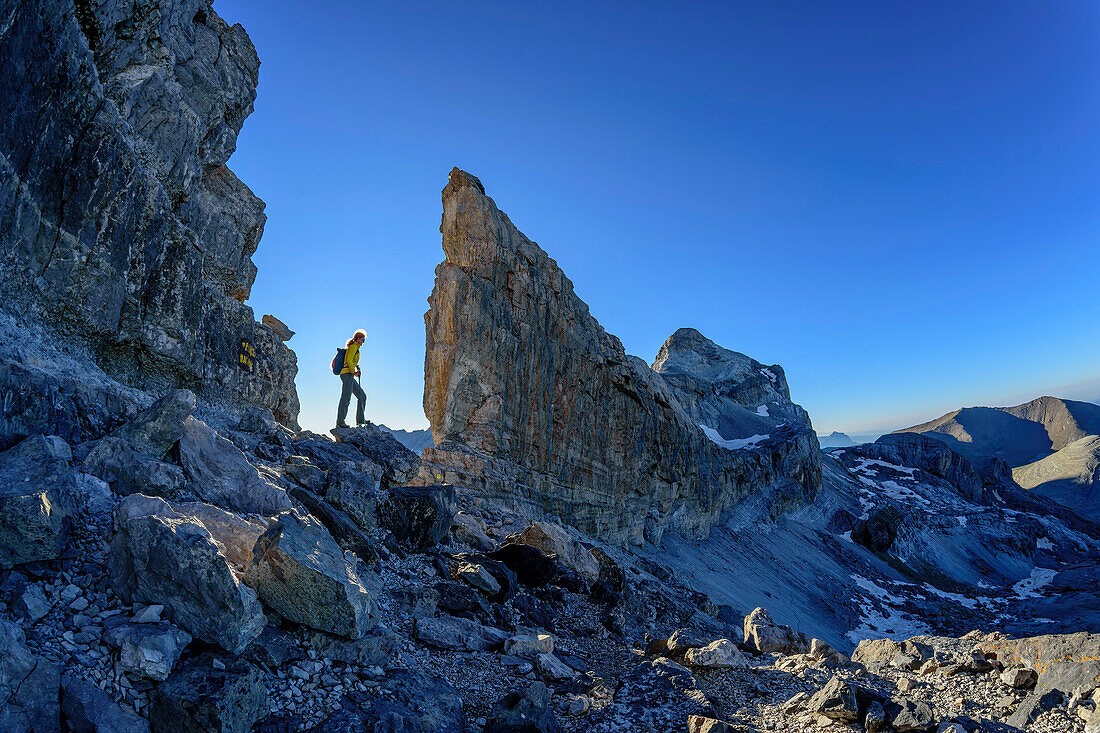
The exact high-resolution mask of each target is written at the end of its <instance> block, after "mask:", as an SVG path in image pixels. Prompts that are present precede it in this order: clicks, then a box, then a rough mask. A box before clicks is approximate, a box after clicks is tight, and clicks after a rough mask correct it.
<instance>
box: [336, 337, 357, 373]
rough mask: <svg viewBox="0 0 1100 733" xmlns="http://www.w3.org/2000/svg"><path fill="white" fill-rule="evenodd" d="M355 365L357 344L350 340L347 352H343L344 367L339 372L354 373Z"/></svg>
mask: <svg viewBox="0 0 1100 733" xmlns="http://www.w3.org/2000/svg"><path fill="white" fill-rule="evenodd" d="M357 366H359V344H357V343H355V342H354V341H352V342H351V346H349V347H348V350H347V353H345V354H344V368H343V369H341V370H340V373H341V374H355V368H356V367H357Z"/></svg>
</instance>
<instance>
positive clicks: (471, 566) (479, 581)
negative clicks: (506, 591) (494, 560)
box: [455, 562, 500, 596]
mask: <svg viewBox="0 0 1100 733" xmlns="http://www.w3.org/2000/svg"><path fill="white" fill-rule="evenodd" d="M455 577H457V578H458V579H459V580H461V581H464V582H466V583H468V584H469V585H470V586H472V587H474V588H477V589H478V590H479V591H482V592H484V593H486V594H487V595H490V596H495V595H496V594H497V593H500V583H498V582H497V579H496V578H494V577H493V576H492V575H490V574H489V571H487V570H486V569H485V568H484V566H482V565H479V564H476V563H468V562H462V563H459V564H458V569H457V570H456V571H455Z"/></svg>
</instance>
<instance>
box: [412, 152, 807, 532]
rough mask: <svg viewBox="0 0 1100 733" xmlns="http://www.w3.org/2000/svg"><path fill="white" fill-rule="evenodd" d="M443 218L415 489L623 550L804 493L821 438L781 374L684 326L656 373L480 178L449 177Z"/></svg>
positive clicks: (428, 319)
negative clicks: (763, 496) (508, 507)
mask: <svg viewBox="0 0 1100 733" xmlns="http://www.w3.org/2000/svg"><path fill="white" fill-rule="evenodd" d="M443 212H444V213H443V222H442V224H441V226H440V231H441V232H442V233H443V249H444V252H445V254H446V260H445V261H444V262H443V263H442V264H441V265H439V267H437V268H436V280H435V287H434V289H433V290H432V295H431V297H430V298H429V301H428V302H429V305H430V309H429V311H428V313H427V314H426V316H425V324H426V330H427V351H426V355H425V370H424V371H425V374H424V411H425V414H426V415H427V417H428V420H429V422H430V423H431V429H432V435H433V437H434V439H435V443H436V445H435V447H430V448H427V449H426V450H425V452H424V453H423V456H424V458H425V461H426V463H427V464H428V466H427V468H426V470H425V472H424V475H423V476H422V480H423V481H425V482H429V483H430V482H433V481H439V480H445V481H447V482H451V483H459V484H462V485H465V486H471V487H475V486H476V487H477V488H478V489H479V490H481V491H482V492H484V493H485V494H487V495H493V496H497V497H502V498H507V499H508V500H510V501H511V502H513V504H514V506H516V507H517V508H519V509H520V510H521V511H523V512H525V513H527V514H528V515H530V516H543V515H550V516H557V517H560V518H561V519H562V520H563V521H565V522H567V523H569V524H571V525H573V526H575V527H577V528H579V529H581V530H582V531H585V532H588V533H591V534H594V535H596V536H599V537H601V538H604V539H610V540H613V541H616V542H623V543H632V544H637V543H641V542H643V541H649V542H654V543H655V542H659V541H660V538H661V536H662V535H663V534H664V533H665V532H666V531H674V532H679V533H684V534H688V535H693V536H705V535H706V534H707V532H708V531H709V530H710V528H711V527H713V526H714V525H715V524H716V523H717V522H718V521H719V519H720V517H721V515H722V513H723V512H725V511H727V510H729V509H731V508H732V507H733V506H735V505H736V504H737V503H738V502H739V501H740V500H742V499H744V498H745V497H746V496H747V495H748V494H750V493H752V492H753V491H754V490H756V489H758V488H760V487H763V486H770V485H775V486H777V487H779V490H777V491H776V492H775V493H774V497H775V503H776V511H777V512H778V511H781V510H782V509H783V508H785V507H787V506H791V505H797V504H799V503H802V502H804V501H807V500H809V499H812V497H813V495H814V494H815V493H816V491H817V488H818V486H819V485H820V459H819V457H818V451H817V444H816V439H815V438H814V436H813V432H812V430H811V429H810V424H809V419H808V418H807V417H806V414H805V412H804V411H802V410H801V408H799V407H797V406H796V405H793V403H791V401H790V398H789V393H788V392H787V389H786V384H785V381H784V380H783V375H782V370H779V369H778V368H776V370H769V369H767V368H765V367H764V366H763V365H760V364H758V363H757V362H755V361H753V360H751V359H749V358H748V357H745V356H743V355H741V354H736V352H731V351H727V350H725V349H720V348H719V347H718V346H717V345H715V344H713V342H710V341H709V340H707V339H705V338H703V337H702V336H701V335H699V334H698V333H697V332H694V331H691V330H684V331H680V332H677V334H674V336H673V337H672V338H670V339H669V342H668V343H667V344H666V345H665V347H664V348H663V349H662V354H661V355H659V356H658V361H657V363H656V366H657V367H658V369H657V370H654V369H651V368H650V367H648V366H647V365H646V364H645V363H644V362H642V361H641V360H640V359H638V358H637V357H633V356H628V355H627V354H626V352H625V351H624V350H623V347H622V344H621V343H620V342H619V340H618V339H617V338H615V337H614V336H612V335H610V334H608V333H607V332H606V331H604V329H603V328H602V327H601V326H600V325H599V323H598V322H597V321H596V319H595V318H593V317H592V316H591V314H590V313H589V311H588V306H587V305H586V304H585V303H584V302H583V301H582V300H581V299H580V298H578V297H577V295H576V294H575V293H574V292H573V286H572V283H571V282H570V281H569V279H568V278H567V277H566V276H565V274H564V273H563V272H562V271H561V269H560V268H559V267H558V266H557V264H556V263H555V262H554V261H553V260H552V259H550V257H549V256H548V255H547V254H546V253H545V252H544V251H543V250H542V249H541V248H539V247H538V245H536V244H535V243H534V242H532V241H531V240H529V239H527V237H525V236H524V235H523V234H522V233H521V232H520V231H519V230H518V229H516V227H515V226H514V225H513V224H512V222H511V221H510V220H509V219H508V217H507V216H506V215H505V214H504V213H503V212H501V211H500V210H499V209H498V208H497V207H496V204H495V203H494V202H493V200H492V199H491V198H489V197H488V196H486V195H485V189H484V187H483V186H482V184H481V182H480V181H479V180H478V179H477V178H475V177H474V176H472V175H470V174H468V173H466V172H464V171H461V170H458V169H457V168H456V169H454V170H453V171H451V175H450V180H449V182H448V184H447V186H446V187H445V188H444V189H443ZM696 366H698V367H699V368H696ZM661 370H664V371H665V372H667V374H668V376H669V378H668V379H666V378H665V376H664V375H663V374H662V373H661ZM517 384H522V385H525V387H524V389H523V390H515V389H514V388H511V386H513V385H517ZM727 393H736V394H733V396H730V394H727ZM681 398H682V399H683V400H684V402H685V403H686V405H687V407H686V408H685V406H684V404H681ZM750 405H751V407H752V408H753V409H752V410H750V409H749V406H750ZM769 405H770V408H769ZM769 409H771V410H774V411H775V415H774V416H772V415H770V414H769V412H768V410H769ZM758 410H759V411H758ZM761 411H762V412H761ZM781 418H786V419H785V420H784V419H781ZM704 420H709V421H711V422H713V423H714V425H710V424H707V423H703V421H704ZM750 430H751V431H753V432H747V431H750ZM757 430H761V431H765V432H755V431H757ZM639 518H642V519H641V520H639Z"/></svg>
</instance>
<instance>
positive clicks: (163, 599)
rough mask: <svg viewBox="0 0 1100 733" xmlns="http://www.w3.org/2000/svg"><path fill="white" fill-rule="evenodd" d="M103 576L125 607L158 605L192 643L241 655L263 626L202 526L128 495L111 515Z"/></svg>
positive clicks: (252, 597)
mask: <svg viewBox="0 0 1100 733" xmlns="http://www.w3.org/2000/svg"><path fill="white" fill-rule="evenodd" d="M114 521H115V535H114V537H113V538H112V539H111V551H110V553H109V555H108V570H109V576H110V582H111V587H112V588H113V589H114V591H115V593H117V594H118V595H119V597H121V598H122V600H123V601H124V602H126V603H145V604H150V603H159V604H162V605H163V606H164V607H165V610H166V612H167V615H168V617H169V619H171V621H172V622H173V623H175V624H177V625H179V626H181V627H183V628H184V629H186V630H187V631H188V632H189V633H190V634H191V635H192V636H194V637H196V638H199V639H203V640H204V641H209V642H213V643H215V644H220V645H221V646H222V647H224V648H225V649H227V650H229V651H230V652H233V653H234V654H237V653H240V652H241V651H242V650H243V649H244V648H245V647H246V646H248V644H249V643H250V642H251V641H252V640H253V639H255V638H256V637H257V636H258V635H259V634H260V632H261V631H262V630H263V628H264V626H265V625H266V622H267V620H266V618H265V617H264V614H263V611H262V609H261V607H260V601H259V598H258V597H257V595H256V591H254V590H252V589H251V588H249V587H247V586H245V585H244V584H242V583H241V582H240V581H239V580H238V578H237V576H236V575H235V574H234V570H233V567H232V566H231V565H230V562H229V559H228V558H227V557H226V555H225V554H223V549H224V545H223V544H221V543H219V542H218V541H217V540H216V539H215V537H214V535H213V534H212V533H211V531H210V530H209V529H207V527H206V526H205V525H204V523H203V522H202V521H201V520H199V519H196V518H193V517H190V516H187V515H185V514H182V513H180V512H177V511H176V510H175V509H174V508H173V507H172V506H171V505H170V504H169V503H168V502H166V501H164V500H163V499H159V498H154V497H148V496H142V495H141V494H131V495H130V496H128V497H126V498H125V499H123V500H122V501H121V502H120V503H119V505H118V507H117V508H116V509H115V519H114Z"/></svg>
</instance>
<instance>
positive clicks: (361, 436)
mask: <svg viewBox="0 0 1100 733" xmlns="http://www.w3.org/2000/svg"><path fill="white" fill-rule="evenodd" d="M330 432H331V433H332V435H333V437H335V438H336V440H337V442H339V443H347V444H348V445H353V446H355V447H356V448H358V449H359V452H360V453H362V454H363V455H364V456H366V457H367V458H369V459H370V460H371V461H372V462H374V463H376V464H378V465H379V466H381V467H382V488H390V487H392V486H405V485H406V484H408V483H409V481H411V480H412V478H413V477H414V476H416V473H417V471H418V469H419V468H420V458H419V456H417V455H416V454H415V453H413V452H412V451H411V450H409V449H408V448H406V447H405V446H403V445H402V444H401V442H400V441H398V440H397V438H395V437H393V434H392V433H390V432H389V431H388V430H384V429H383V428H380V427H379V426H377V425H375V424H374V423H370V422H368V423H367V424H366V425H364V426H362V427H358V428H334V429H333V430H331V431H330Z"/></svg>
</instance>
